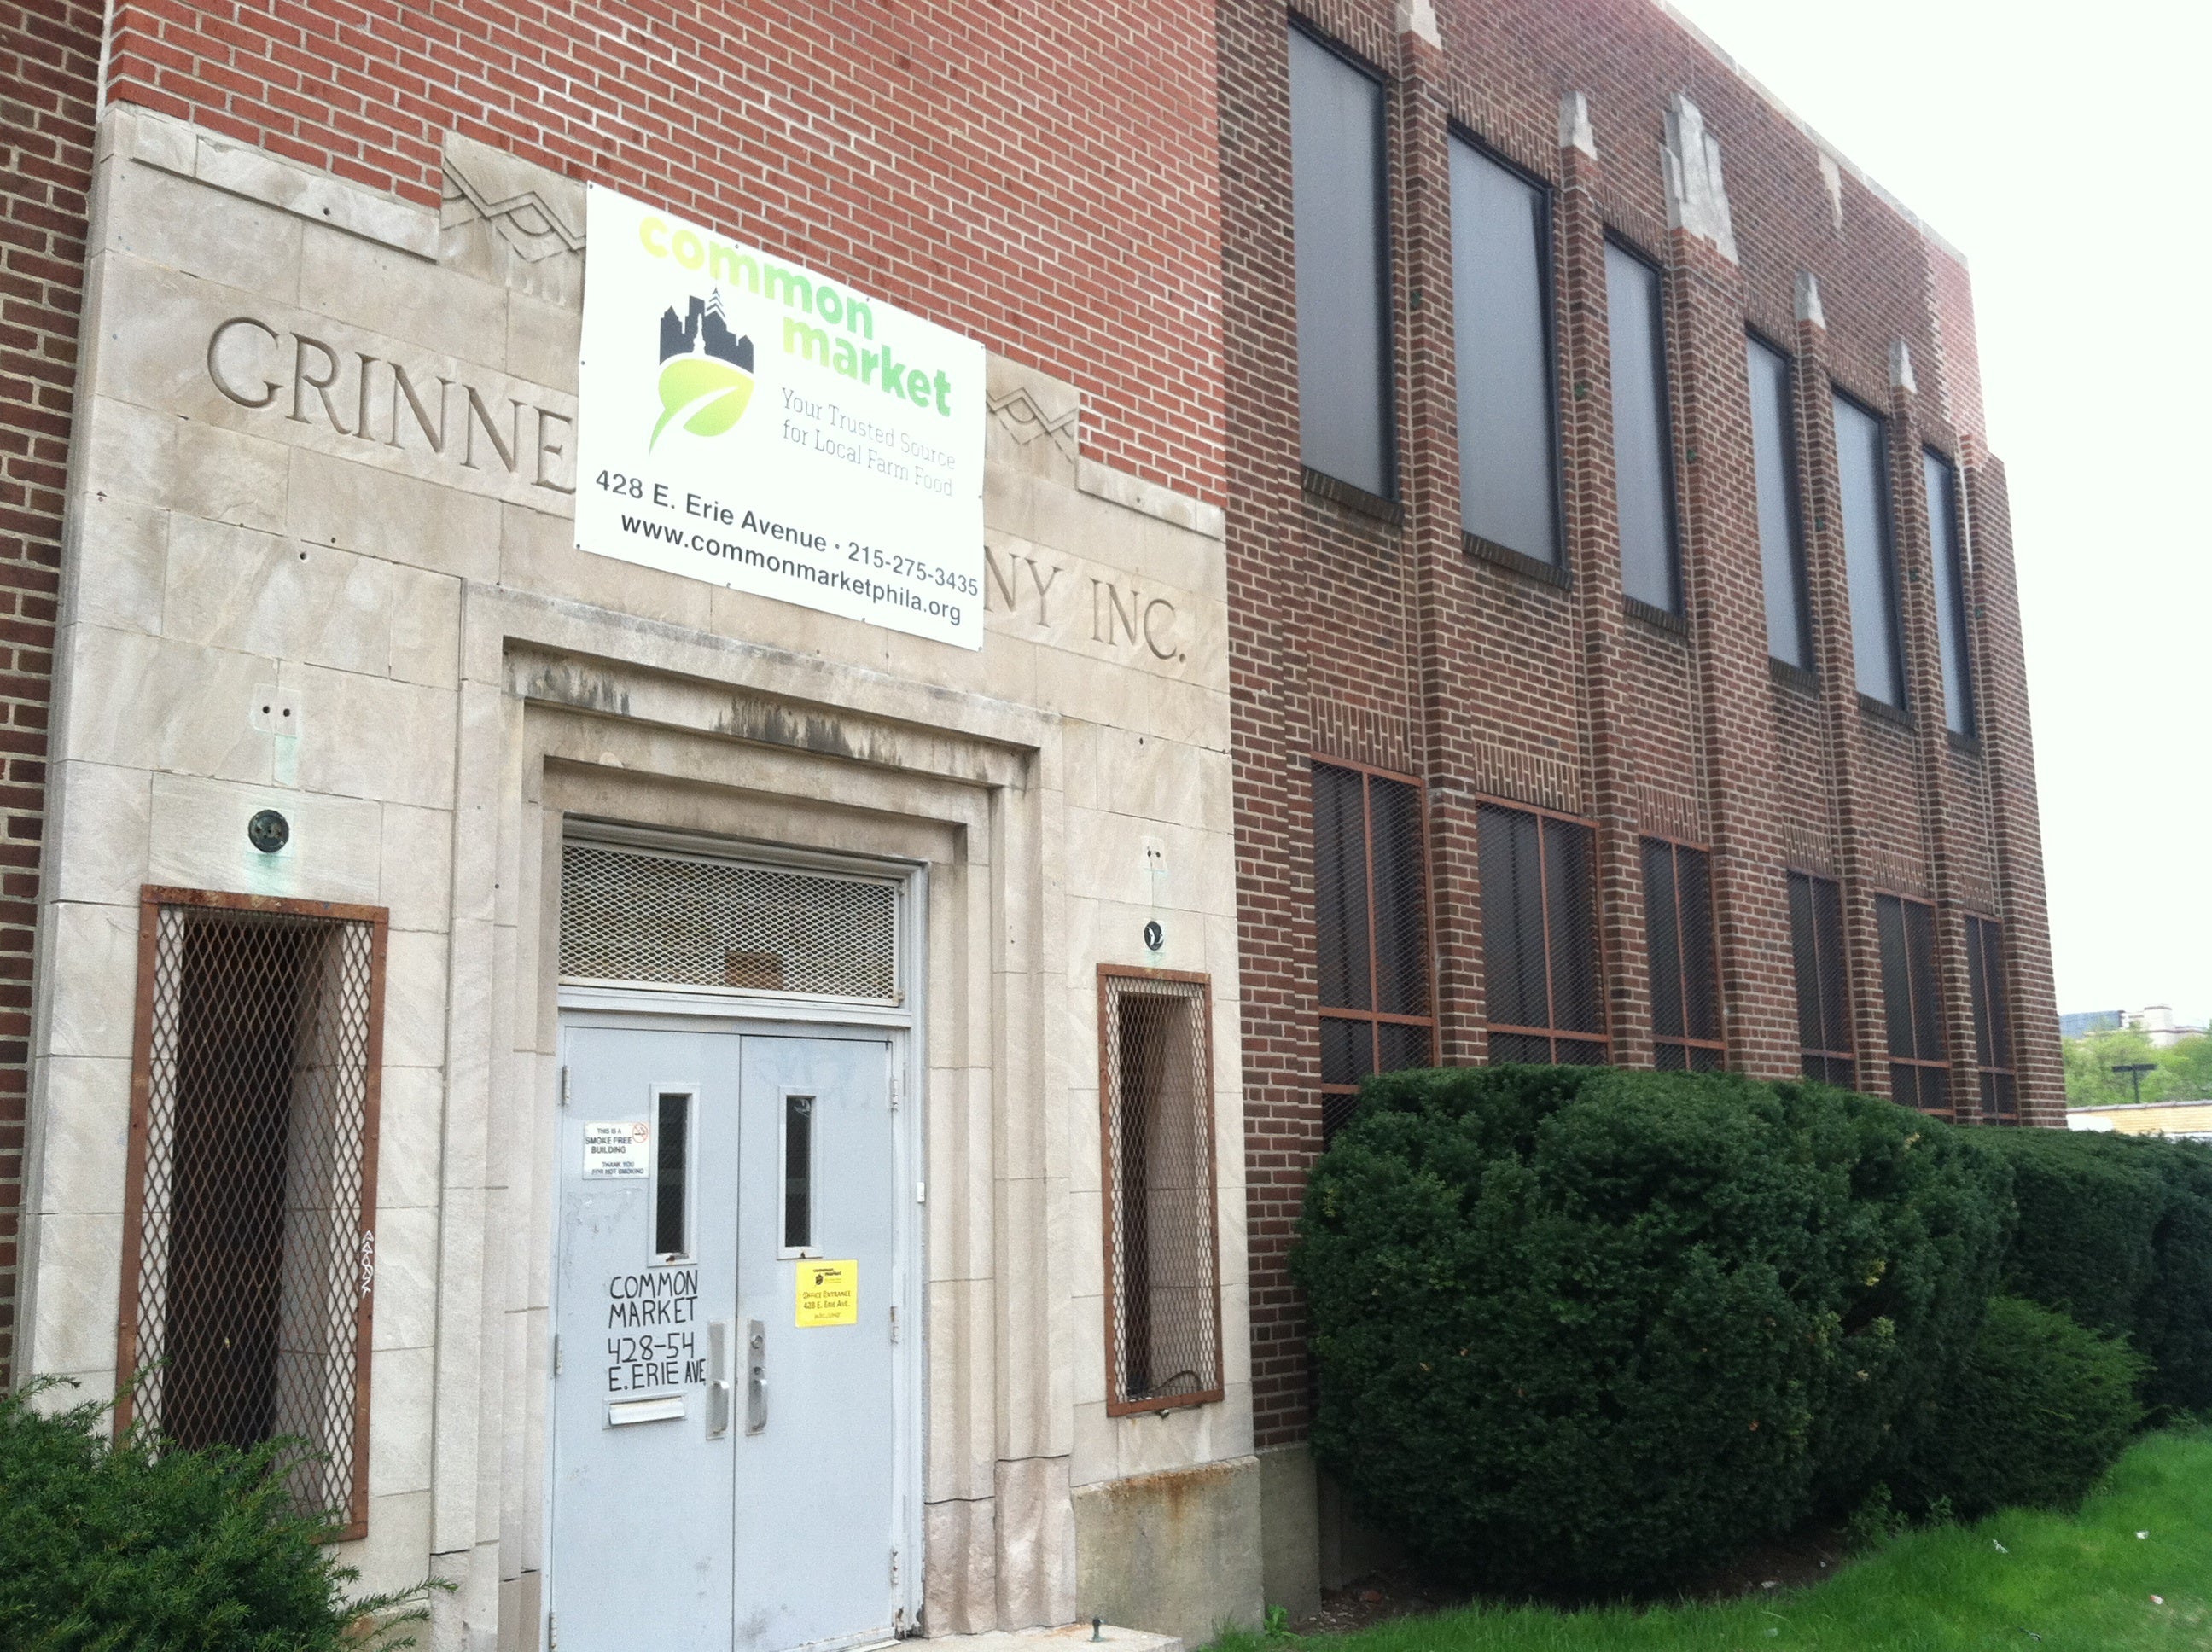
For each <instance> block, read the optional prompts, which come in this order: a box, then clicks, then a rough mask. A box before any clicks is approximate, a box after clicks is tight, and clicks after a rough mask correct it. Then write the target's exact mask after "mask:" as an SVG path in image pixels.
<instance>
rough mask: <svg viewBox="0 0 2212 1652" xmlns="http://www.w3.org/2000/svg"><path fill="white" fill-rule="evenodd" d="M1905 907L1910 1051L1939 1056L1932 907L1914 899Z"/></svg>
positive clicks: (1939, 1017) (1939, 1012)
mask: <svg viewBox="0 0 2212 1652" xmlns="http://www.w3.org/2000/svg"><path fill="white" fill-rule="evenodd" d="M1904 907H1905V944H1906V957H1907V959H1908V961H1909V962H1910V963H1911V969H1912V1041H1913V1048H1912V1054H1914V1055H1915V1056H1917V1058H1918V1059H1919V1060H1923V1061H1940V1060H1942V1059H1943V1016H1942V1009H1941V999H1940V998H1939V996H1938V994H1937V993H1936V908H1933V907H1931V906H1928V905H1925V904H1923V902H1918V901H1907V902H1904Z"/></svg>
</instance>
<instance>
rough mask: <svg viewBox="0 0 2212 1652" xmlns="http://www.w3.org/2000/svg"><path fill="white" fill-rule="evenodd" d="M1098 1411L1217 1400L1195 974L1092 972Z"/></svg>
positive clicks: (1204, 1064)
mask: <svg viewBox="0 0 2212 1652" xmlns="http://www.w3.org/2000/svg"><path fill="white" fill-rule="evenodd" d="M1098 999H1099V1002H1098V1036H1099V1042H1100V1043H1101V1045H1102V1047H1103V1048H1102V1051H1101V1055H1102V1060H1101V1061H1100V1072H1099V1078H1100V1081H1101V1085H1102V1088H1103V1095H1102V1096H1101V1098H1100V1100H1101V1103H1102V1105H1101V1107H1100V1109H1099V1111H1100V1124H1101V1126H1102V1132H1103V1133H1102V1140H1101V1150H1102V1152H1103V1160H1104V1182H1105V1187H1104V1193H1105V1200H1104V1206H1105V1209H1104V1214H1105V1236H1104V1237H1105V1244H1106V1290H1107V1305H1106V1316H1107V1317H1106V1340H1107V1352H1106V1357H1107V1395H1106V1409H1107V1411H1108V1412H1109V1414H1111V1415H1117V1416H1118V1415H1122V1414H1126V1413H1127V1412H1139V1411H1164V1410H1167V1409H1169V1408H1170V1407H1173V1406H1190V1405H1198V1404H1200V1403H1203V1402H1205V1401H1207V1400H1218V1399H1220V1398H1221V1395H1222V1376H1221V1298H1220V1259H1219V1254H1218V1248H1217V1246H1216V1242H1215V1238H1214V1218H1215V1210H1214V1198H1213V1083H1212V1058H1211V1048H1210V1043H1209V1040H1208V1036H1207V1026H1206V1009H1207V1005H1208V1004H1209V1002H1210V995H1209V993H1208V989H1207V982H1206V979H1205V978H1204V977H1203V976H1196V975H1190V976H1181V975H1162V974H1159V973H1157V972H1152V973H1146V972H1139V971H1133V970H1121V969H1114V968H1112V967H1110V966H1109V967H1108V968H1105V969H1101V970H1100V972H1099V979H1098Z"/></svg>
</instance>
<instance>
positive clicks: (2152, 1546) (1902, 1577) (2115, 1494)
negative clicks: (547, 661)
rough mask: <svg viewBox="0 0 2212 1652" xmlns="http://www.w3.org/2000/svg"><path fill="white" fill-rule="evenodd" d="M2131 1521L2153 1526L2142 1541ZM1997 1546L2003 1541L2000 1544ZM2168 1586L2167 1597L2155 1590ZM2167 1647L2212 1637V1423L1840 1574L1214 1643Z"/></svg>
mask: <svg viewBox="0 0 2212 1652" xmlns="http://www.w3.org/2000/svg"><path fill="white" fill-rule="evenodd" d="M2137 1532H2148V1534H2149V1535H2148V1537H2145V1538H2138V1537H2137V1536H2136V1533H2137ZM2000 1544H2001V1545H2002V1549H2001V1548H2000V1547H1999V1545H2000ZM2153 1595H2159V1596H2162V1597H2163V1604H2160V1603H2158V1602H2154V1600H2152V1599H2151V1597H2152V1596H2153ZM2031 1637H2041V1638H2040V1643H2039V1642H2038V1641H2037V1640H2036V1639H2033V1638H2031ZM1217 1645H1218V1649H1219V1652H1292V1649H1295V1652H1612V1649H1616V1648H1619V1649H1624V1652H1626V1649H1634V1652H1765V1649H1768V1648H1780V1647H1790V1648H1800V1649H1802V1648H1808V1647H1819V1648H1823V1649H1829V1652H1875V1649H1879V1652H1892V1649H1894V1652H1960V1649H1966V1648H1972V1649H1975V1652H1980V1649H1983V1648H1996V1647H2004V1648H2021V1649H2033V1648H2037V1647H2038V1646H2040V1649H2041V1652H2166V1649H2169V1648H2181V1647H2197V1648H2212V1430H2201V1429H2198V1430H2179V1431H2174V1432H2170V1433H2166V1434H2158V1435H2152V1436H2148V1437H2147V1438H2145V1439H2144V1440H2142V1441H2141V1442H2138V1443H2137V1444H2136V1446H2135V1447H2134V1449H2131V1450H2130V1452H2129V1453H2128V1454H2127V1455H2126V1456H2125V1457H2124V1458H2123V1459H2121V1461H2120V1462H2119V1463H2118V1466H2117V1467H2114V1469H2113V1470H2112V1476H2111V1478H2110V1479H2109V1480H2108V1481H2107V1482H2106V1486H2105V1489H2104V1490H2103V1491H2100V1492H2099V1493H2098V1494H2097V1495H2096V1496H2094V1497H2091V1498H2090V1499H2089V1501H2088V1502H2087V1503H2085V1504H2084V1505H2083V1506H2082V1508H2081V1509H2080V1510H2079V1511H2078V1512H2077V1513H2075V1514H2074V1515H2055V1514H2048V1513H2044V1512H2041V1511H2032V1510H2026V1509H2012V1510H2008V1511H2006V1512H2005V1513H2002V1514H1999V1515H1992V1516H1991V1517H1990V1518H1989V1519H1988V1520H1985V1521H1981V1522H1980V1523H1979V1524H1978V1525H1974V1526H1965V1527H1957V1526H1954V1527H1942V1528H1938V1529H1934V1530H1928V1531H1921V1532H1915V1533H1912V1534H1909V1535H1907V1536H1905V1537H1902V1538H1899V1539H1898V1540H1896V1541H1895V1542H1893V1543H1892V1544H1889V1545H1888V1546H1885V1547H1884V1548H1883V1549H1882V1550H1881V1552H1878V1553H1875V1554H1873V1555H1869V1556H1868V1557H1867V1558H1864V1559H1862V1560H1860V1561H1857V1562H1856V1563H1855V1564H1852V1565H1851V1566H1850V1568H1849V1569H1848V1570H1845V1571H1844V1572H1842V1573H1841V1574H1840V1575H1838V1576H1837V1577H1836V1578H1834V1579H1833V1580H1832V1581H1831V1582H1823V1583H1820V1584H1818V1585H1816V1586H1814V1587H1813V1588H1807V1589H1802V1590H1798V1591H1795V1592H1790V1593H1778V1594H1772V1595H1769V1596H1767V1597H1765V1598H1764V1599H1761V1600H1738V1601H1731V1602H1729V1603H1728V1604H1726V1605H1720V1606H1663V1607H1656V1608H1651V1609H1648V1610H1644V1611H1636V1610H1632V1609H1628V1608H1620V1609H1613V1610H1604V1611H1590V1612H1557V1611H1549V1610H1544V1609H1540V1608H1534V1607H1527V1608H1520V1609H1515V1610H1506V1609H1503V1608H1498V1607H1476V1608H1472V1609H1469V1610H1466V1611H1461V1612H1449V1613H1437V1614H1436V1615H1434V1616H1431V1617H1425V1618H1407V1619H1400V1620H1398V1621H1396V1622H1394V1623H1387V1624H1382V1625H1377V1626H1376V1627H1375V1628H1373V1629H1370V1630H1364V1631H1360V1632H1358V1633H1357V1634H1352V1635H1345V1636H1315V1637H1299V1638H1298V1639H1297V1640H1296V1641H1295V1642H1292V1641H1290V1640H1287V1639H1285V1637H1273V1638H1271V1637H1266V1636H1262V1635H1259V1634H1234V1635H1230V1636H1225V1637H1223V1639H1222V1640H1221V1641H1220V1642H1218V1643H1217Z"/></svg>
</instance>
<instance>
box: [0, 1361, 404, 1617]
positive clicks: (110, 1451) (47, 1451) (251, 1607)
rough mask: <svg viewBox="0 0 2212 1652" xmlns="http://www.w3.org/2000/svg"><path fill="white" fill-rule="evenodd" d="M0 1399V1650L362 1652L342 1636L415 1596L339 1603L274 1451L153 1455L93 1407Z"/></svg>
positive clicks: (332, 1565)
mask: <svg viewBox="0 0 2212 1652" xmlns="http://www.w3.org/2000/svg"><path fill="white" fill-rule="evenodd" d="M39 1392H40V1389H39V1388H36V1387H34V1388H33V1389H31V1390H29V1391H27V1392H26V1393H21V1394H0V1647H6V1648H9V1649H10V1652H94V1649H103V1652H104V1649H110V1648H113V1649H124V1648H128V1649H131V1652H218V1649H220V1652H338V1649H341V1648H343V1649H347V1652H368V1649H371V1648H374V1647H377V1646H386V1647H390V1646H409V1645H412V1644H414V1643H413V1641H412V1640H411V1639H404V1640H399V1641H396V1642H395V1641H393V1640H392V1638H391V1632H392V1630H393V1629H395V1628H396V1627H397V1626H398V1624H400V1623H404V1622H407V1621H410V1620H411V1619H419V1618H421V1617H422V1615H423V1614H422V1612H421V1610H420V1609H419V1607H417V1609H416V1610H414V1611H412V1612H410V1613H400V1614H398V1616H397V1617H396V1618H393V1619H388V1620H387V1621H386V1625H385V1626H384V1628H383V1630H382V1631H380V1632H379V1633H374V1634H368V1635H362V1634H357V1633H356V1632H355V1631H354V1625H356V1624H361V1623H362V1622H363V1614H364V1613H385V1612H389V1611H390V1610H391V1609H392V1608H393V1607H396V1606H411V1605H414V1604H415V1603H416V1601H418V1600H420V1598H421V1594H422V1591H421V1590H414V1591H410V1593H409V1594H405V1595H388V1596H380V1597H376V1598H374V1599H369V1600H355V1601H350V1602H349V1601H348V1600H347V1599H346V1586H347V1585H348V1584H349V1583H351V1582H353V1581H354V1579H355V1577H356V1575H357V1574H356V1573H355V1572H354V1571H353V1570H350V1569H349V1568H346V1567H343V1566H340V1565H338V1564H337V1563H336V1562H334V1561H333V1560H332V1559H331V1558H330V1556H329V1555H328V1553H327V1552H325V1549H324V1547H323V1545H324V1544H325V1542H327V1541H328V1540H329V1537H330V1533H331V1527H330V1525H329V1523H328V1522H327V1521H322V1520H317V1519H311V1518H309V1517H307V1516H306V1515H301V1514H300V1513H297V1512H296V1511H295V1510H294V1509H292V1508H291V1506H290V1504H289V1501H288V1499H287V1498H286V1497H285V1495H284V1488H283V1465H284V1461H285V1452H284V1449H283V1447H281V1446H276V1445H271V1446H264V1447H263V1448H262V1449H259V1450H258V1451H253V1452H239V1451H234V1450H232V1449H229V1448H228V1447H215V1448H212V1449H208V1450H204V1451H185V1450H179V1449H165V1450H161V1451H159V1452H156V1451H155V1450H154V1449H151V1447H150V1445H149V1442H147V1441H146V1440H145V1439H144V1438H143V1437H142V1436H137V1435H136V1434H133V1435H131V1436H126V1437H125V1440H124V1441H123V1442H121V1443H120V1444H118V1445H114V1446H111V1445H110V1444H109V1442H108V1441H107V1439H106V1429H105V1421H104V1413H105V1412H106V1407H104V1406H97V1405H88V1406H78V1407H76V1408H75V1409H74V1410H70V1411H64V1412H57V1413H53V1414H51V1415H50V1414H47V1413H45V1412H40V1410H38V1409H37V1408H36V1406H34V1404H33V1400H34V1399H35V1397H36V1396H37V1394H39Z"/></svg>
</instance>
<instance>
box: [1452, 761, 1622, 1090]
mask: <svg viewBox="0 0 2212 1652" xmlns="http://www.w3.org/2000/svg"><path fill="white" fill-rule="evenodd" d="M1591 852H1592V843H1591V833H1590V829H1589V827H1588V826H1587V825H1585V824H1584V823H1582V822H1581V821H1578V820H1569V819H1566V818H1565V817H1563V816H1559V815H1550V814H1545V813H1542V812H1541V811H1536V810H1533V809H1516V808H1509V807H1507V806H1506V805H1503V804H1496V803H1486V804H1482V805H1480V806H1479V807H1478V808H1477V809H1476V810H1475V853H1476V857H1477V862H1478V865H1479V866H1480V872H1481V876H1482V963H1483V981H1484V990H1485V993H1486V1009H1487V1011H1488V1017H1489V1026H1490V1059H1491V1060H1492V1062H1493V1063H1497V1064H1503V1063H1505V1062H1509V1061H1527V1062H1536V1063H1550V1062H1558V1063H1559V1064H1561V1065H1562V1066H1604V1065H1605V1063H1606V1060H1607V1054H1608V1050H1609V1046H1608V1044H1607V1039H1606V1029H1605V1005H1604V1003H1603V1000H1602V995H1601V993H1600V992H1599V989H1598V964H1597V900H1596V890H1595V884H1594V882H1593V881H1592V877H1591V865H1590V862H1591Z"/></svg>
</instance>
